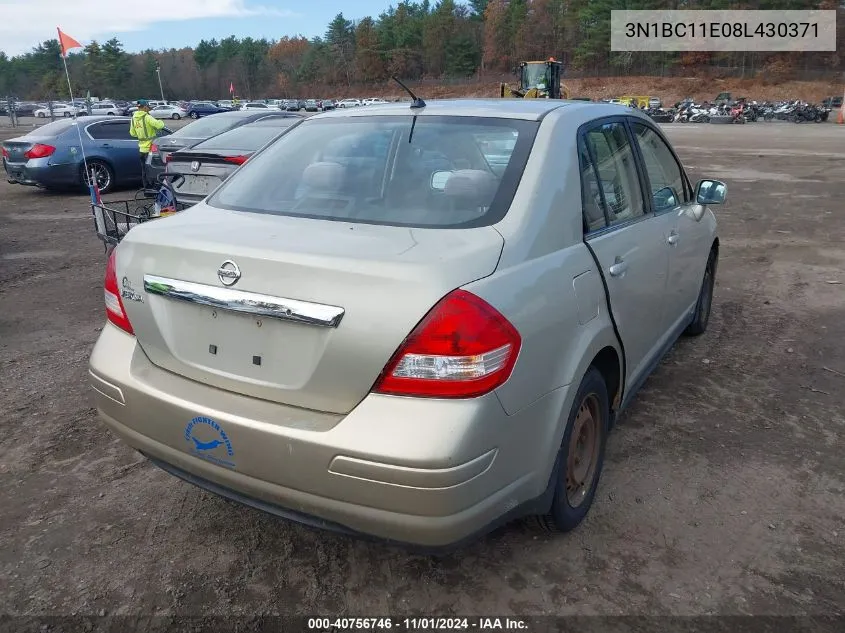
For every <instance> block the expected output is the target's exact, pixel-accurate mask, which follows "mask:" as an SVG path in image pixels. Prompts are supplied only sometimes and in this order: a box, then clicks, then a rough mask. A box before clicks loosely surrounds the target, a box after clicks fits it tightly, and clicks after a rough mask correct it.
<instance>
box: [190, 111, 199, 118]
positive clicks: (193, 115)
mask: <svg viewBox="0 0 845 633" xmlns="http://www.w3.org/2000/svg"><path fill="white" fill-rule="evenodd" d="M191 118H192V119H198V118H200V115H199V114H197V113H196V112H191Z"/></svg>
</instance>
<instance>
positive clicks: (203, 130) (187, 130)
mask: <svg viewBox="0 0 845 633" xmlns="http://www.w3.org/2000/svg"><path fill="white" fill-rule="evenodd" d="M243 119H244V117H240V116H227V115H225V114H213V115H211V116H210V117H206V118H204V119H197V120H196V121H194V122H193V123H189V124H188V125H186V126H185V127H183V128H181V129H179V130H176V131H175V132H174V133H173V134H171V135H170V136H174V137H181V138H208V137H209V136H214V135H215V134H220V133H221V132H225V131H226V130H231V129H232V128H233V127H235V126H236V125H238V124H239V123H241V122H242V121H243Z"/></svg>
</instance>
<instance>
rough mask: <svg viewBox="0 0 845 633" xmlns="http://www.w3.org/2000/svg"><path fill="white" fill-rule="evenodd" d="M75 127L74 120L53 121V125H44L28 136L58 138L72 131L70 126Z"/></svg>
mask: <svg viewBox="0 0 845 633" xmlns="http://www.w3.org/2000/svg"><path fill="white" fill-rule="evenodd" d="M71 125H73V120H72V119H63V120H61V121H53V122H52V123H48V124H47V125H42V126H41V127H37V128H35V129H34V130H32V132H30V133H29V134H27V136H58V135H59V134H61V133H62V132H64V131H65V130H68V129H70V126H71Z"/></svg>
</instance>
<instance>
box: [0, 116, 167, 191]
mask: <svg viewBox="0 0 845 633" xmlns="http://www.w3.org/2000/svg"><path fill="white" fill-rule="evenodd" d="M78 121H79V125H80V126H82V146H83V149H84V154H85V156H86V158H87V163H88V172H89V173H90V172H91V171H92V170H93V172H94V173H95V177H96V180H97V184H98V185H99V187H100V192H101V193H107V192H109V191H111V190H112V189H114V188H115V187H117V186H120V185H129V184H137V183H140V182H141V169H140V166H139V164H138V140H137V139H135V138H132V137H131V136H130V135H129V121H130V120H129V119H128V118H126V117H116V116H109V115H105V116H91V117H85V118H82V119H79V120H78ZM170 133H171V132H170V130H169V129H167V128H164V129H162V130H160V131H159V134H170ZM3 158H4V161H5V168H6V175H7V180H8V181H9V182H11V183H17V184H22V185H32V186H38V187H43V188H45V189H60V188H69V187H79V186H84V185H85V184H86V182H87V180H86V174H85V169H84V167H83V153H82V152H80V151H79V132H78V131H77V127H76V124H75V122H74V121H73V120H68V119H62V120H60V121H53V122H52V123H47V124H46V125H42V126H41V127H39V128H36V129H34V130H33V131H32V132H30V133H29V134H26V135H25V136H20V137H17V138H13V139H10V140H8V141H4V142H3Z"/></svg>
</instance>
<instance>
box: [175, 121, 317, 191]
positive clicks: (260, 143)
mask: <svg viewBox="0 0 845 633" xmlns="http://www.w3.org/2000/svg"><path fill="white" fill-rule="evenodd" d="M301 118H302V117H297V116H286V117H279V116H276V117H265V118H263V119H261V120H259V121H255V122H254V123H247V124H246V125H241V126H239V127H237V128H235V129H232V130H229V131H227V132H223V133H222V134H218V135H217V136H214V137H212V138H210V139H208V140H206V141H202V142H201V143H197V144H196V145H194V146H193V147H191V148H187V149H183V150H180V151H178V152H174V153H173V154H171V155H170V159H169V160H168V161H167V173H168V174H178V176H177V177H174V178H171V179H169V180H170V182H171V184H172V187H173V191H174V193H175V194H176V199H177V200H178V201H179V202H180V203H182V204H185V205H188V206H190V205H194V204H196V203H197V202H199V201H200V200H202V199H203V198H205V197H206V196H207V195H208V194H209V193H211V192H212V191H214V189H216V188H217V186H218V185H219V184H220V183H221V182H223V181H224V180H226V178H228V177H229V176H230V175H231V174H232V173H234V171H235V170H236V169H237V168H238V167H240V166H241V165H242V164H243V163H245V162H246V161H247V160H249V157H250V156H252V155H253V154H254V153H255V152H257V151H258V150H259V149H261V148H262V147H264V146H265V145H267V144H268V143H270V142H271V141H273V140H274V139H276V138H278V137H279V136H281V135H282V134H284V132H286V131H287V130H288V129H289V128H290V127H291V126H293V125H295V124H296V123H297V122H298V121H300V120H301Z"/></svg>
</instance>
